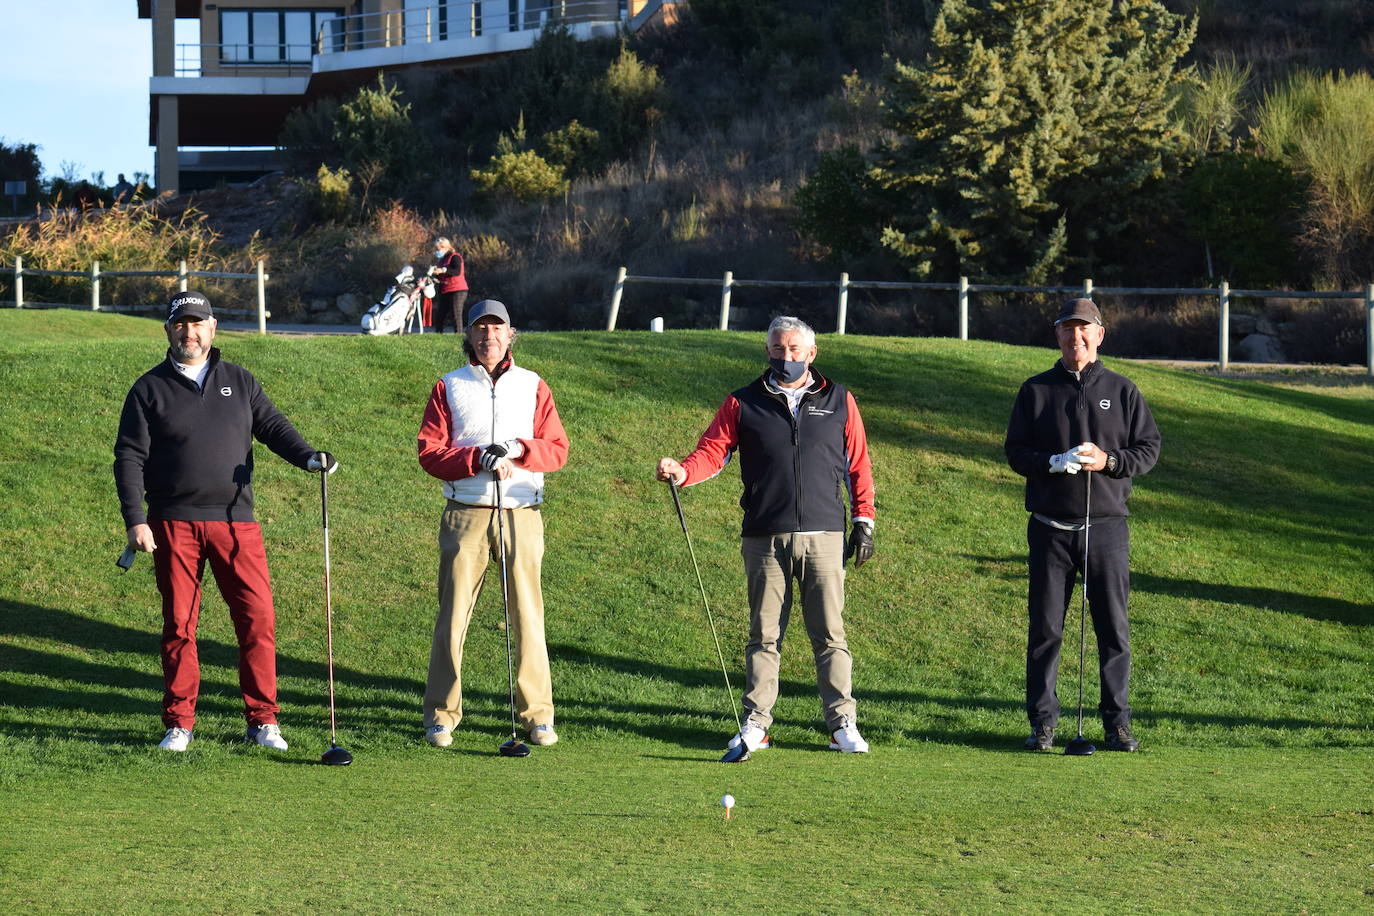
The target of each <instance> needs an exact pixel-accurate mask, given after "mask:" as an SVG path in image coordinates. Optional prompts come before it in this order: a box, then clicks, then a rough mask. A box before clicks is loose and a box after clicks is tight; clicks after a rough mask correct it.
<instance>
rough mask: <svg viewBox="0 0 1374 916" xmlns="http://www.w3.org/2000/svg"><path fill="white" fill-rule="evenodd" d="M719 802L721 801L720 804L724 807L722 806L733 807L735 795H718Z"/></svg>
mask: <svg viewBox="0 0 1374 916" xmlns="http://www.w3.org/2000/svg"><path fill="white" fill-rule="evenodd" d="M720 803H721V806H722V807H724V808H733V807H735V796H733V795H722V796H721V797H720Z"/></svg>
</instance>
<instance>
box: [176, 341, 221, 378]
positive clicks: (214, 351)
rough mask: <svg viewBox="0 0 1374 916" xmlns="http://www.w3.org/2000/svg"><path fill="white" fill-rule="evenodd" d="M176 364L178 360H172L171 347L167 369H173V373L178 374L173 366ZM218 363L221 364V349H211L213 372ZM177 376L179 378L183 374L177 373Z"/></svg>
mask: <svg viewBox="0 0 1374 916" xmlns="http://www.w3.org/2000/svg"><path fill="white" fill-rule="evenodd" d="M175 362H176V360H175V359H173V358H172V348H171V347H168V348H167V368H168V369H171V370H172V371H173V372H176V371H177V370H176V367H175V366H173V365H172V364H173V363H175ZM218 363H219V347H211V348H210V369H211V370H214V368H215V366H216V365H217V364H218ZM177 375H178V376H179V375H181V373H180V372H177Z"/></svg>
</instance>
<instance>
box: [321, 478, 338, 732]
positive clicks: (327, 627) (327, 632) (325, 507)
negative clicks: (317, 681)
mask: <svg viewBox="0 0 1374 916" xmlns="http://www.w3.org/2000/svg"><path fill="white" fill-rule="evenodd" d="M320 521H321V524H322V526H323V528H324V639H325V650H326V651H325V658H326V659H327V660H328V667H327V671H328V674H329V743H330V745H331V746H332V745H333V744H334V741H335V737H336V734H337V727H336V724H335V718H334V604H333V601H332V599H331V598H330V588H329V472H328V471H326V470H321V471H320Z"/></svg>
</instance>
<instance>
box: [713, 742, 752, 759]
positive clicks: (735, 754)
mask: <svg viewBox="0 0 1374 916" xmlns="http://www.w3.org/2000/svg"><path fill="white" fill-rule="evenodd" d="M748 759H749V747H748V745H746V744H745V743H744V742H743V741H741V742H740V743H739V744H736V745H735V746H734V747H732V748H730V749H729V750H728V751H726V752H725V756H724V757H722V758H720V762H721V763H744V761H746V760H748Z"/></svg>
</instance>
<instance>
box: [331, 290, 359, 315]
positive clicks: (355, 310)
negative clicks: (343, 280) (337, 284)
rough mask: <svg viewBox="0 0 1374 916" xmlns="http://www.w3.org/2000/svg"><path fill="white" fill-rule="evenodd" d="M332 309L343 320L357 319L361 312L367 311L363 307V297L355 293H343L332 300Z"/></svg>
mask: <svg viewBox="0 0 1374 916" xmlns="http://www.w3.org/2000/svg"><path fill="white" fill-rule="evenodd" d="M334 307H335V308H337V309H338V310H339V312H340V313H341V314H343V316H344V317H345V318H358V317H359V316H360V315H362V313H363V312H365V311H367V309H366V307H365V306H364V305H363V297H362V296H359V295H358V294H357V293H344V294H343V295H342V296H338V297H336V298H335V299H334Z"/></svg>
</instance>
